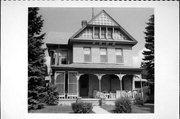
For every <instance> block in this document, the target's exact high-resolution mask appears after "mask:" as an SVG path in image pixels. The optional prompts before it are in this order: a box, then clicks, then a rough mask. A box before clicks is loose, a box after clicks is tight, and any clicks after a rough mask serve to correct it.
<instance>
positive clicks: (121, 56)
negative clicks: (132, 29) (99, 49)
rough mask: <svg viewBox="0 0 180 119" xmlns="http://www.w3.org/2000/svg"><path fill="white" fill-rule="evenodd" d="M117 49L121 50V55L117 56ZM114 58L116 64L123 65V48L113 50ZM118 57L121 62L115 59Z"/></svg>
mask: <svg viewBox="0 0 180 119" xmlns="http://www.w3.org/2000/svg"><path fill="white" fill-rule="evenodd" d="M118 49H120V50H121V55H118V54H117V50H118ZM115 56H116V64H123V63H124V55H123V48H115ZM118 56H119V57H120V58H122V62H120V61H119V62H118V60H117V57H118Z"/></svg>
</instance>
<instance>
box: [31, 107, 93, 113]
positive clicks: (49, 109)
mask: <svg viewBox="0 0 180 119" xmlns="http://www.w3.org/2000/svg"><path fill="white" fill-rule="evenodd" d="M29 113H74V112H73V110H72V108H71V106H61V105H56V106H45V107H44V108H42V109H38V110H30V111H29ZM90 113H94V112H93V111H92V112H90ZM86 114H87V113H86Z"/></svg>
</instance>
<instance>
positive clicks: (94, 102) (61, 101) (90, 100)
mask: <svg viewBox="0 0 180 119" xmlns="http://www.w3.org/2000/svg"><path fill="white" fill-rule="evenodd" d="M76 100H77V99H59V105H71V103H74V102H76ZM81 101H82V102H88V103H92V105H93V106H98V105H99V99H94V98H82V99H81Z"/></svg>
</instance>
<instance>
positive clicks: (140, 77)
mask: <svg viewBox="0 0 180 119" xmlns="http://www.w3.org/2000/svg"><path fill="white" fill-rule="evenodd" d="M139 79H140V82H141V95H142V99H144V98H143V97H144V95H143V88H142V87H143V85H142V76H141V74H139Z"/></svg>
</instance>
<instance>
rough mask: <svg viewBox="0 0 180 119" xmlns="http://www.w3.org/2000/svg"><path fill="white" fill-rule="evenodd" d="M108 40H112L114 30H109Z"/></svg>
mask: <svg viewBox="0 0 180 119" xmlns="http://www.w3.org/2000/svg"><path fill="white" fill-rule="evenodd" d="M107 38H108V39H112V29H108V33H107Z"/></svg>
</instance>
